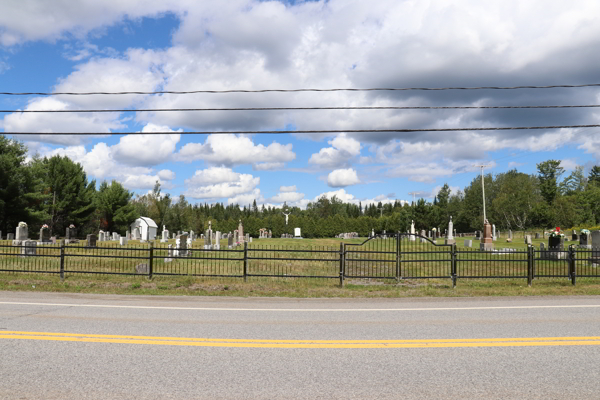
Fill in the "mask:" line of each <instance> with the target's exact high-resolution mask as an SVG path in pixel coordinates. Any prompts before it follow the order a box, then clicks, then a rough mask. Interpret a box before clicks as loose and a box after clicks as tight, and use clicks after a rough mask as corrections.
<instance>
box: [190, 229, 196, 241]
mask: <svg viewBox="0 0 600 400" xmlns="http://www.w3.org/2000/svg"><path fill="white" fill-rule="evenodd" d="M190 239H192V241H194V240H196V234H195V233H194V231H192V230H190Z"/></svg>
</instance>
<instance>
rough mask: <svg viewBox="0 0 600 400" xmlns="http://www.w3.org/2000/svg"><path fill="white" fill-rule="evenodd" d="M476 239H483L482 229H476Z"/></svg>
mask: <svg viewBox="0 0 600 400" xmlns="http://www.w3.org/2000/svg"><path fill="white" fill-rule="evenodd" d="M475 239H477V240H481V231H475Z"/></svg>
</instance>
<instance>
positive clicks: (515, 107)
mask: <svg viewBox="0 0 600 400" xmlns="http://www.w3.org/2000/svg"><path fill="white" fill-rule="evenodd" d="M546 108H600V104H584V105H550V106H440V107H434V106H381V107H367V106H365V107H362V106H357V107H241V108H142V109H108V110H102V109H93V110H0V113H114V112H119V113H121V112H165V111H173V112H179V111H184V112H185V111H291V110H484V109H546Z"/></svg>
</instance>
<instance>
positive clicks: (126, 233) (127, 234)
mask: <svg viewBox="0 0 600 400" xmlns="http://www.w3.org/2000/svg"><path fill="white" fill-rule="evenodd" d="M125 238H126V239H127V240H131V231H126V232H125Z"/></svg>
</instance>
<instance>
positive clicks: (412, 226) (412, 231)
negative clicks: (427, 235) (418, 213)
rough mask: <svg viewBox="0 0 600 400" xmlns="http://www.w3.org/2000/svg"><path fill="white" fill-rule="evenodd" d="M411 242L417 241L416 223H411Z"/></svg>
mask: <svg viewBox="0 0 600 400" xmlns="http://www.w3.org/2000/svg"><path fill="white" fill-rule="evenodd" d="M410 233H411V235H410V240H411V241H412V242H414V241H415V240H416V237H415V221H410Z"/></svg>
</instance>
